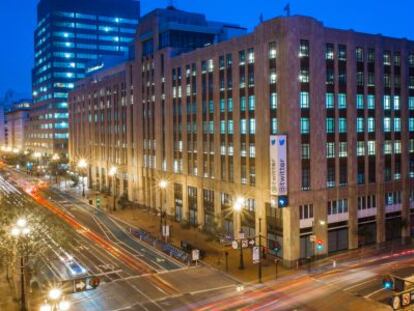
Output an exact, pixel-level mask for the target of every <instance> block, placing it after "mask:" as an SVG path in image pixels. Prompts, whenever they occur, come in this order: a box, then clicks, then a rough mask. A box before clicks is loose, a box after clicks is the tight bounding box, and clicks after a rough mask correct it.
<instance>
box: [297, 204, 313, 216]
mask: <svg viewBox="0 0 414 311" xmlns="http://www.w3.org/2000/svg"><path fill="white" fill-rule="evenodd" d="M310 218H313V205H312V204H304V205H299V219H310Z"/></svg>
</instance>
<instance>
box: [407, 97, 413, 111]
mask: <svg viewBox="0 0 414 311" xmlns="http://www.w3.org/2000/svg"><path fill="white" fill-rule="evenodd" d="M408 109H409V110H414V96H410V97H408Z"/></svg>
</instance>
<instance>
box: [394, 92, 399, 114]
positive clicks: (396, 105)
mask: <svg viewBox="0 0 414 311" xmlns="http://www.w3.org/2000/svg"><path fill="white" fill-rule="evenodd" d="M394 110H400V96H398V95H395V96H394Z"/></svg>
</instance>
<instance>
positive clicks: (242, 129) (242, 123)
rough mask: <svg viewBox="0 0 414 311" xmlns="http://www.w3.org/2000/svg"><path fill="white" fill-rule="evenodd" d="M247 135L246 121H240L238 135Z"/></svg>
mask: <svg viewBox="0 0 414 311" xmlns="http://www.w3.org/2000/svg"><path fill="white" fill-rule="evenodd" d="M246 133H247V122H246V119H241V120H240V134H246Z"/></svg>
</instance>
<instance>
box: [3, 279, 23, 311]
mask: <svg viewBox="0 0 414 311" xmlns="http://www.w3.org/2000/svg"><path fill="white" fill-rule="evenodd" d="M18 309H19V304H18V299H17V298H16V293H15V291H14V289H12V287H11V286H10V283H9V282H8V281H7V278H6V274H5V273H4V271H1V272H0V310H1V311H15V310H18Z"/></svg>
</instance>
